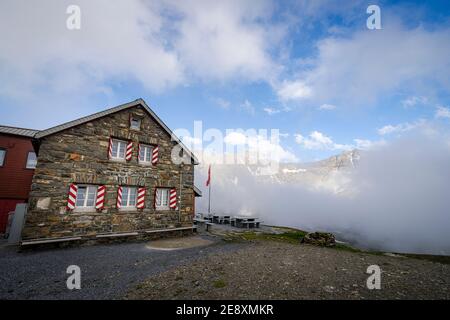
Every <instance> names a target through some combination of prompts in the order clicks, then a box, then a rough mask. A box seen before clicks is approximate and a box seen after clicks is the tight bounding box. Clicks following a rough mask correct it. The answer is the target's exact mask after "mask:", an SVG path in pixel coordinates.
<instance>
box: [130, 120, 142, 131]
mask: <svg viewBox="0 0 450 320" xmlns="http://www.w3.org/2000/svg"><path fill="white" fill-rule="evenodd" d="M130 128H131V129H133V130H141V119H139V118H136V117H131V118H130Z"/></svg>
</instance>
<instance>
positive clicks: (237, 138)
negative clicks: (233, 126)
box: [224, 132, 247, 145]
mask: <svg viewBox="0 0 450 320" xmlns="http://www.w3.org/2000/svg"><path fill="white" fill-rule="evenodd" d="M224 142H225V143H228V144H231V145H243V144H246V143H247V136H246V135H245V134H243V133H241V132H230V133H228V134H227V135H226V136H225V138H224Z"/></svg>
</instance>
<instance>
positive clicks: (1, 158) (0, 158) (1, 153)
mask: <svg viewBox="0 0 450 320" xmlns="http://www.w3.org/2000/svg"><path fill="white" fill-rule="evenodd" d="M5 156H6V150H5V149H0V167H3V165H4V164H5Z"/></svg>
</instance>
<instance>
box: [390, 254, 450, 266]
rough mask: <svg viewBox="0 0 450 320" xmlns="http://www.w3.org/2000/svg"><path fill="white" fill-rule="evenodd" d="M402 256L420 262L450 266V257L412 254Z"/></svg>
mask: <svg viewBox="0 0 450 320" xmlns="http://www.w3.org/2000/svg"><path fill="white" fill-rule="evenodd" d="M399 254H400V255H402V256H405V257H408V258H414V259H420V260H427V261H431V262H439V263H442V264H450V256H437V255H431V254H412V253H399Z"/></svg>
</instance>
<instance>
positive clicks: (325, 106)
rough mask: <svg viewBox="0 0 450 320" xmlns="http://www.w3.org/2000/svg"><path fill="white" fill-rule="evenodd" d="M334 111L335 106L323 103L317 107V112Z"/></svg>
mask: <svg viewBox="0 0 450 320" xmlns="http://www.w3.org/2000/svg"><path fill="white" fill-rule="evenodd" d="M334 109H336V106H335V105H333V104H327V103H324V104H322V105H321V106H320V107H319V110H334Z"/></svg>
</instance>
